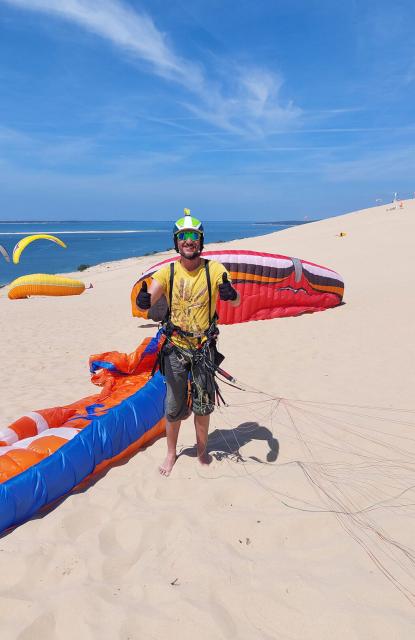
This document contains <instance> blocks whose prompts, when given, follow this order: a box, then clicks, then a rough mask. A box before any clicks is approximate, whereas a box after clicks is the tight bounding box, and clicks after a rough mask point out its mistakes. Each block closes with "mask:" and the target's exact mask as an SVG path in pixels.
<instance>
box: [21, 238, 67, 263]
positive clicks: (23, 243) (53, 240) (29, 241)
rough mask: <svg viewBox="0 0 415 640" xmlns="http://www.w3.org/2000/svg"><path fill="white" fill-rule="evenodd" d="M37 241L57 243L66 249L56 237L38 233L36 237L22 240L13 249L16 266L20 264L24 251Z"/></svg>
mask: <svg viewBox="0 0 415 640" xmlns="http://www.w3.org/2000/svg"><path fill="white" fill-rule="evenodd" d="M35 240H51V241H52V242H55V243H56V244H59V245H60V246H61V247H63V248H64V249H66V244H65V243H64V242H63V241H62V240H60V239H59V238H57V237H56V236H51V235H49V234H48V233H36V234H34V235H31V236H26V237H25V238H22V240H19V242H18V243H17V244H16V246H15V248H14V249H13V262H14V264H18V263H19V260H20V256H21V254H22V251H24V249H26V247H27V245H29V244H30V243H31V242H34V241H35Z"/></svg>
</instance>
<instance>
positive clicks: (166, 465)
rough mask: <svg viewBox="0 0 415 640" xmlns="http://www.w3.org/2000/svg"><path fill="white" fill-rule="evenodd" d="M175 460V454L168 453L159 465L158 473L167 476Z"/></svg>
mask: <svg viewBox="0 0 415 640" xmlns="http://www.w3.org/2000/svg"><path fill="white" fill-rule="evenodd" d="M176 460H177V456H176V454H175V453H168V454H167V456H166V459H165V461H164V462H163V464H162V465H160V466H159V471H160V475H162V476H166V477H167V476H169V475H170V472H171V470H172V469H173V467H174V463H175V462H176Z"/></svg>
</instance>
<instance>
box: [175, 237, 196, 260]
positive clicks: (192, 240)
mask: <svg viewBox="0 0 415 640" xmlns="http://www.w3.org/2000/svg"><path fill="white" fill-rule="evenodd" d="M177 246H178V249H179V253H180V255H181V256H182V257H183V258H187V259H188V260H192V259H193V258H197V257H198V256H199V255H200V234H199V233H197V232H196V231H190V232H189V231H184V232H180V233H179V234H178V236H177Z"/></svg>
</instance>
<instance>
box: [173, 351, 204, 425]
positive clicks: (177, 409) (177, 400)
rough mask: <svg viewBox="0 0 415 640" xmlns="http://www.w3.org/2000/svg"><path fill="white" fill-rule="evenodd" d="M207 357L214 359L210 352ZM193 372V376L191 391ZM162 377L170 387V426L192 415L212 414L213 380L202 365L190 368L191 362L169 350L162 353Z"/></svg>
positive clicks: (176, 352) (189, 359)
mask: <svg viewBox="0 0 415 640" xmlns="http://www.w3.org/2000/svg"><path fill="white" fill-rule="evenodd" d="M208 357H209V358H210V359H213V357H214V355H213V352H212V350H211V349H209V352H208ZM190 371H191V374H192V375H191V384H190V387H189V373H190ZM163 373H164V377H165V380H166V385H167V395H166V410H165V416H166V419H167V420H168V421H169V422H176V420H184V419H185V418H187V417H188V416H189V415H190V413H191V411H193V413H194V414H195V415H199V416H204V415H208V414H209V413H212V411H213V410H214V406H215V386H214V379H213V375H212V374H211V373H210V372H208V371H206V368H205V367H204V366H203V365H197V364H194V365H193V366H191V358H187V357H185V356H183V355H182V354H181V353H179V352H178V351H176V350H175V349H174V348H172V347H170V346H169V347H165V348H164V352H163ZM189 390H190V394H189ZM190 397H191V402H190V401H189V399H190ZM190 405H191V408H190Z"/></svg>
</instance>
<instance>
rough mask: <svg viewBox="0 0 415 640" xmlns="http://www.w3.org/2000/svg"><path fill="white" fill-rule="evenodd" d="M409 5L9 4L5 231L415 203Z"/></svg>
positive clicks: (414, 10)
mask: <svg viewBox="0 0 415 640" xmlns="http://www.w3.org/2000/svg"><path fill="white" fill-rule="evenodd" d="M414 28H415V3H414V2H413V1H412V0H395V2H394V3H392V2H390V1H389V0H388V1H385V0H377V1H374V0H373V1H372V0H360V1H359V0H349V2H347V3H340V2H334V1H333V0H275V1H274V0H268V1H266V0H255V2H254V0H239V2H238V3H234V2H231V1H230V0H228V1H225V0H222V1H219V0H204V1H202V0H192V2H189V1H188V0H170V2H166V0H149V1H147V2H137V1H133V0H130V1H129V2H128V1H127V0H123V1H121V0H0V61H1V62H0V81H1V93H0V219H3V220H5V219H17V220H18V219H70V218H74V219H76V218H83V217H84V218H87V219H90V220H91V219H115V218H121V219H140V218H142V219H151V218H156V219H172V218H174V217H175V216H176V214H178V213H180V212H181V210H182V209H183V207H184V206H187V207H190V208H191V209H192V211H193V212H194V213H195V214H196V215H199V216H200V217H201V218H205V219H212V220H213V219H222V218H224V219H235V220H237V219H255V220H275V219H303V218H304V217H305V216H307V217H308V218H309V219H314V218H319V217H325V216H329V215H336V214H339V213H343V212H347V211H351V210H354V209H359V208H362V207H365V206H371V205H374V204H375V202H376V200H377V199H382V200H383V201H384V202H387V201H389V200H390V199H391V198H392V195H393V193H394V192H395V191H397V192H398V194H399V195H400V196H401V197H402V198H404V197H409V195H413V193H414V191H415V154H414V149H415V117H414V105H415V44H414V42H415V40H414V36H413V30H414Z"/></svg>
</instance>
